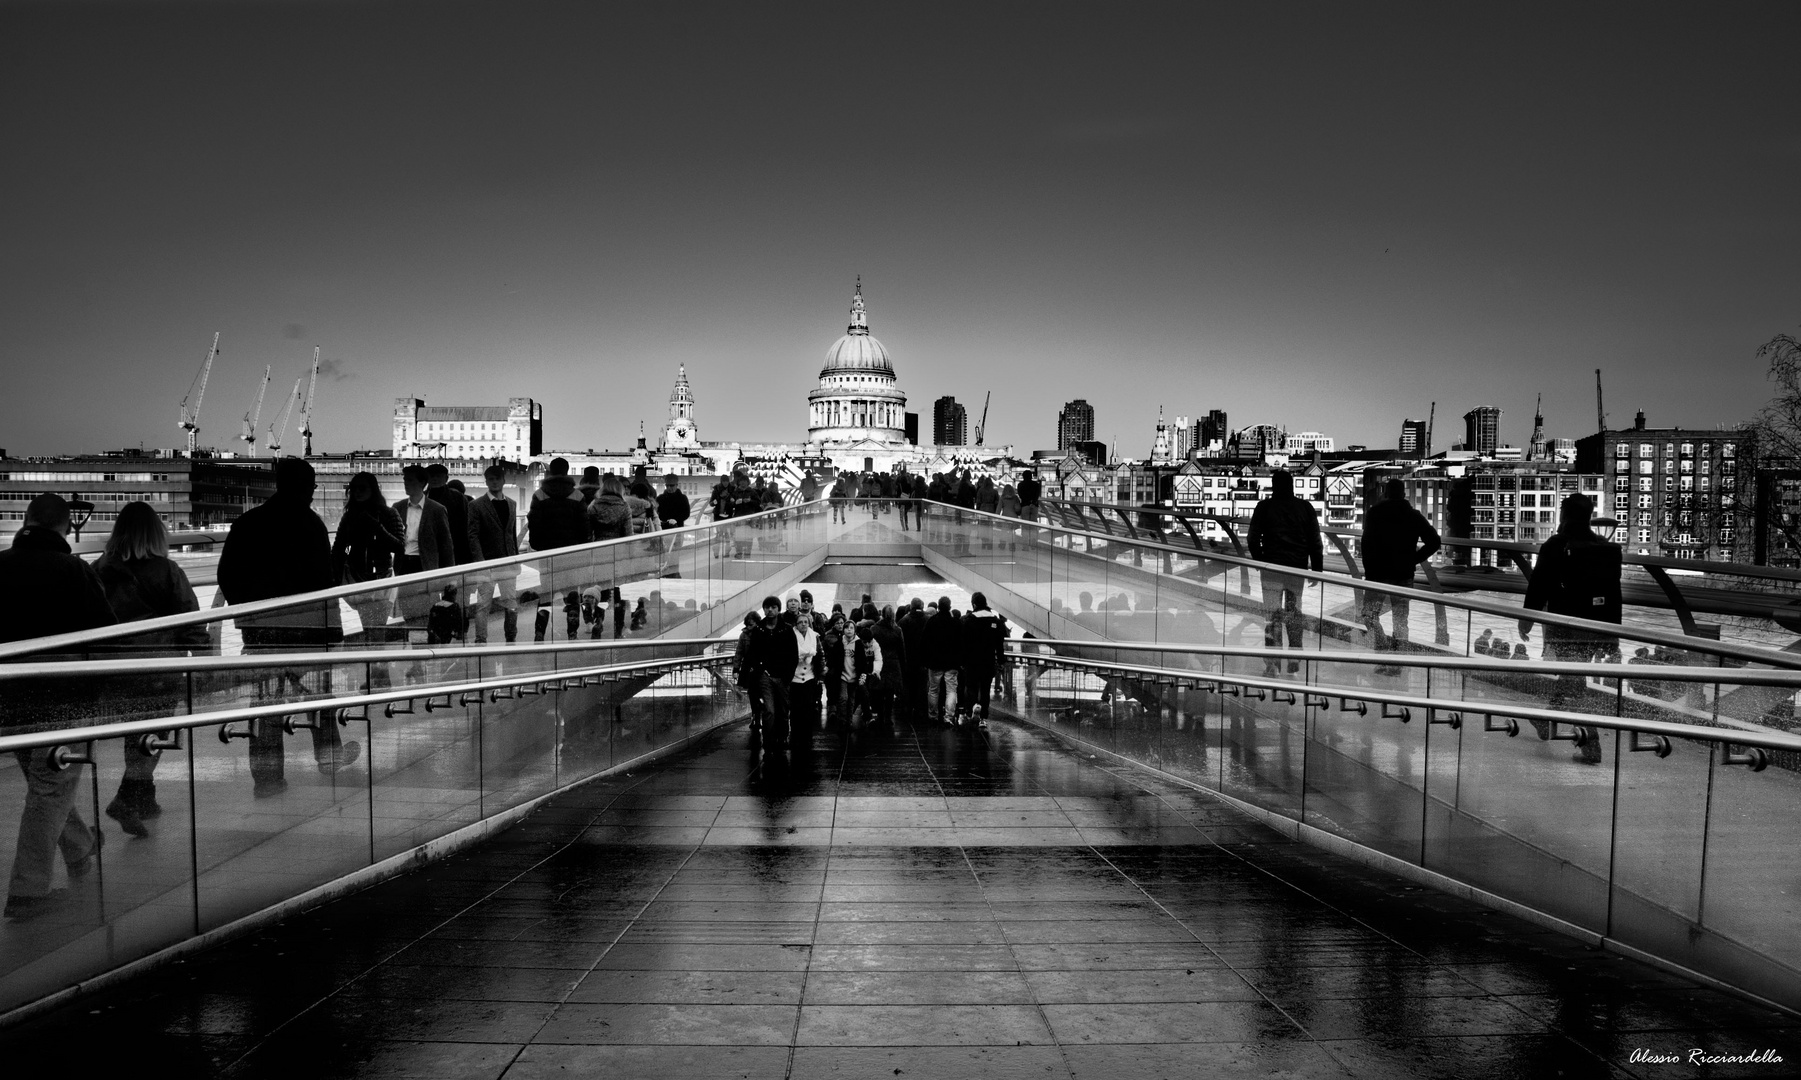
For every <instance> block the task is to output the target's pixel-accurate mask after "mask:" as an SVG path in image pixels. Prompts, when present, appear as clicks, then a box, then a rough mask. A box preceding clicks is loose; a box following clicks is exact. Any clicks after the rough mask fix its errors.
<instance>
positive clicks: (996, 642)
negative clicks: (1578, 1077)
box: [960, 478, 1007, 720]
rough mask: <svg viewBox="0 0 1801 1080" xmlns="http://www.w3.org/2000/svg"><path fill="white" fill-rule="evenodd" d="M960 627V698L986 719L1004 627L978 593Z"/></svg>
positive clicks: (973, 597)
mask: <svg viewBox="0 0 1801 1080" xmlns="http://www.w3.org/2000/svg"><path fill="white" fill-rule="evenodd" d="M984 479H985V478H984ZM960 628H961V630H962V650H963V662H962V670H963V673H964V679H965V681H964V683H963V684H962V691H963V699H964V700H965V701H967V702H968V703H969V715H970V716H971V717H972V718H973V717H978V716H979V717H980V719H983V720H986V719H988V699H989V695H990V694H991V693H992V692H993V690H994V673H995V671H996V670H997V669H998V668H999V667H1000V662H1001V650H1002V649H1003V648H1004V647H1005V645H1004V643H1005V641H1006V640H1007V636H1006V630H1005V629H1004V628H1003V627H1002V625H1001V617H1000V616H999V615H997V614H995V612H994V609H992V608H990V607H989V606H988V598H987V597H985V596H983V595H982V594H981V593H976V594H975V595H973V596H971V597H970V598H969V614H968V615H965V616H964V617H963V622H962V624H961V627H960ZM978 709H979V710H980V712H979V713H978V712H977V710H978Z"/></svg>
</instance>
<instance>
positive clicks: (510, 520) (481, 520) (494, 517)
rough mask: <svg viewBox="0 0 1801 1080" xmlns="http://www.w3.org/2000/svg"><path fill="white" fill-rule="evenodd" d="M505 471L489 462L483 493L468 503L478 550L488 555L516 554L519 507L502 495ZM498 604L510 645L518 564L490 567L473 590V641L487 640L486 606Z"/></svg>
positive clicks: (514, 635) (515, 618) (515, 635)
mask: <svg viewBox="0 0 1801 1080" xmlns="http://www.w3.org/2000/svg"><path fill="white" fill-rule="evenodd" d="M506 479H507V472H506V470H505V469H503V468H501V467H500V466H499V465H490V466H488V468H487V470H486V471H485V472H483V474H482V480H483V481H484V482H485V483H486V484H487V487H488V491H487V494H485V495H482V496H481V497H480V498H478V499H476V500H475V502H473V503H471V504H470V506H469V512H470V514H471V516H472V517H473V518H474V519H475V522H476V532H477V533H478V534H479V535H480V536H481V542H482V551H483V552H484V553H486V554H487V556H488V557H489V558H490V559H504V558H510V557H511V556H514V555H517V554H519V507H518V505H517V504H515V503H514V502H513V500H511V499H509V498H507V496H506V490H505V488H506ZM496 605H498V606H499V608H500V616H501V628H502V631H503V632H504V633H505V634H506V641H507V644H508V645H511V644H512V643H513V642H514V640H515V639H517V638H518V637H519V564H518V563H510V564H508V565H506V566H497V567H494V568H493V569H492V570H491V571H489V573H488V574H487V575H486V578H485V580H484V581H483V582H482V583H481V587H480V590H479V591H478V592H477V594H476V602H475V608H476V616H475V643H476V644H477V645H486V644H487V643H488V616H489V614H491V611H490V609H491V608H492V607H494V606H496Z"/></svg>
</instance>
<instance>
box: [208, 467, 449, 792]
mask: <svg viewBox="0 0 1801 1080" xmlns="http://www.w3.org/2000/svg"><path fill="white" fill-rule="evenodd" d="M316 487H317V484H316V483H315V481H314V479H313V467H312V466H311V465H308V464H307V463H306V462H305V461H304V460H302V459H300V458H297V457H284V458H282V459H280V460H279V461H277V462H276V463H275V494H274V495H273V496H271V497H270V499H269V501H267V502H265V503H263V504H262V505H261V506H254V507H251V508H250V509H249V510H246V511H245V512H244V514H243V516H242V517H239V518H238V520H236V521H234V522H232V525H231V531H230V532H229V533H227V534H226V536H225V549H224V550H223V551H221V552H220V553H219V591H220V592H221V593H222V594H224V596H225V599H226V602H228V603H231V604H251V603H255V602H256V601H258V600H272V599H275V598H276V597H281V596H294V595H297V594H300V593H309V592H317V591H319V590H320V589H329V588H331V587H332V585H333V584H335V583H334V582H333V581H332V577H331V540H330V538H329V537H328V536H327V535H326V532H325V522H323V521H320V520H319V515H318V514H316V513H314V512H313V492H314V490H315V488H316ZM457 498H458V499H461V498H462V496H461V495H458V496H457ZM234 621H235V622H236V623H237V626H238V632H239V633H241V634H242V635H243V636H244V651H245V652H289V651H294V650H313V649H324V648H326V647H328V646H330V645H333V644H335V643H337V642H338V641H340V640H342V638H343V628H342V625H341V624H340V623H339V621H338V601H336V600H322V601H315V602H313V603H305V604H294V605H290V606H287V607H282V608H277V609H276V610H274V611H270V612H264V613H261V614H257V615H248V616H242V617H239V618H237V619H236V620H234ZM282 678H283V679H284V680H286V681H291V682H293V683H294V684H296V685H298V684H299V683H300V675H299V673H298V672H294V671H287V672H284V673H283V675H282ZM319 678H320V680H321V685H320V687H319V688H318V689H319V692H321V693H326V694H329V693H330V691H331V687H330V678H331V674H330V670H329V669H325V670H323V671H322V672H321V674H320V675H319ZM312 732H313V757H314V760H315V761H316V763H317V764H318V766H319V771H320V772H324V773H333V772H336V771H338V770H339V769H341V768H343V767H345V766H346V765H349V764H351V763H352V762H354V761H355V760H356V759H357V755H358V754H359V753H361V751H362V747H361V746H359V745H358V744H356V743H354V742H345V743H340V741H339V736H338V723H337V718H336V717H335V716H334V715H333V714H332V712H331V711H330V710H327V711H325V712H321V713H316V714H314V715H313V728H312ZM282 735H283V732H282V726H281V718H280V717H275V716H271V717H267V718H265V719H261V720H257V721H256V722H255V724H254V725H253V727H252V734H251V738H250V776H251V779H252V780H253V781H254V782H255V785H256V786H255V794H256V796H257V797H258V798H266V797H268V796H271V795H278V794H280V793H281V792H283V791H285V790H287V786H288V783H287V779H286V777H285V775H284V773H285V764H286V763H285V757H286V755H285V752H284V749H283V746H282Z"/></svg>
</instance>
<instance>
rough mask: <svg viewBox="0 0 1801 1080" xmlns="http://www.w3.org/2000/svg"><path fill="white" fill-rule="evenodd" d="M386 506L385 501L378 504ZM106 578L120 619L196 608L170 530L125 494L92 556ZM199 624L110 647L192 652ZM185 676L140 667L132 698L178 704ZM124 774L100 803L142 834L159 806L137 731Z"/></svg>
mask: <svg viewBox="0 0 1801 1080" xmlns="http://www.w3.org/2000/svg"><path fill="white" fill-rule="evenodd" d="M383 509H386V507H383ZM94 571H95V572H96V573H98V574H99V575H100V582H101V584H102V585H104V586H106V600H107V603H108V605H110V606H111V607H112V609H113V614H114V615H115V616H116V617H117V618H118V620H119V621H120V622H122V623H128V622H138V621H140V620H143V619H160V618H162V617H164V616H167V615H181V614H184V613H186V612H190V611H199V610H200V601H198V600H196V599H195V598H194V588H193V586H192V585H190V584H188V575H187V574H186V573H184V572H183V571H182V569H181V567H179V566H177V565H176V564H175V562H174V561H173V560H171V559H170V558H169V533H168V530H167V529H165V528H163V519H162V518H161V517H160V516H158V515H157V512H156V511H155V510H153V509H151V508H150V504H149V503H145V502H129V503H126V504H125V505H124V506H123V507H122V508H121V509H120V510H119V517H118V520H116V521H115V522H113V531H112V535H111V536H109V537H107V540H106V551H105V553H104V554H102V555H101V556H100V561H99V562H97V563H95V564H94ZM212 644H213V642H212V637H211V635H209V634H208V633H207V632H206V627H204V626H200V625H190V626H183V627H178V628H176V629H173V630H155V631H151V632H150V633H147V634H137V635H135V636H133V637H129V638H120V639H118V640H117V641H115V642H114V643H113V647H114V648H116V649H119V650H121V651H124V652H128V653H129V654H130V655H131V656H132V657H134V658H136V657H153V656H198V655H203V654H205V653H209V652H211V651H212ZM183 683H184V680H183V678H182V676H181V674H180V673H179V672H177V673H170V674H164V675H145V676H142V677H141V678H139V679H138V680H136V682H135V684H134V686H133V687H132V690H131V697H132V699H133V705H134V706H135V707H136V709H137V710H138V711H141V712H148V713H149V714H150V715H151V716H162V715H168V714H170V713H174V712H178V711H180V706H181V703H182V698H183V695H182V688H183ZM123 741H124V745H125V776H124V778H123V779H121V780H120V781H119V791H118V793H117V794H116V795H114V796H113V800H112V802H110V803H108V804H107V807H106V816H107V817H109V818H112V819H113V820H114V821H117V822H118V823H119V827H120V828H121V829H123V830H125V832H127V833H129V834H130V835H132V836H148V835H149V834H150V830H149V829H147V828H145V827H144V820H145V819H146V818H153V817H155V816H157V815H158V814H160V813H162V812H163V808H162V807H161V806H160V805H158V804H157V801H156V763H157V759H158V756H159V755H158V754H154V753H146V752H145V751H144V750H143V749H142V748H141V747H140V746H139V744H138V740H137V739H125V740H123Z"/></svg>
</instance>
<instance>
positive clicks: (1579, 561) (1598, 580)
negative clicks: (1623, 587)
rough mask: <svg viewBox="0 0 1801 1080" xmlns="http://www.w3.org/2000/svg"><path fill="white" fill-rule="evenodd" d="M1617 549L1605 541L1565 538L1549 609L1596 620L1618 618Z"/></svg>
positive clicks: (1619, 563)
mask: <svg viewBox="0 0 1801 1080" xmlns="http://www.w3.org/2000/svg"><path fill="white" fill-rule="evenodd" d="M1620 565H1621V559H1620V549H1619V547H1618V545H1615V544H1609V543H1607V542H1606V541H1593V540H1574V541H1568V540H1566V541H1565V542H1564V545H1563V566H1562V574H1561V580H1559V581H1558V583H1557V592H1558V596H1557V601H1556V602H1555V603H1554V604H1553V605H1552V606H1551V610H1552V611H1554V612H1556V613H1557V614H1559V615H1573V616H1575V617H1577V618H1581V619H1594V620H1596V621H1598V622H1612V623H1617V622H1619V621H1620Z"/></svg>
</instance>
